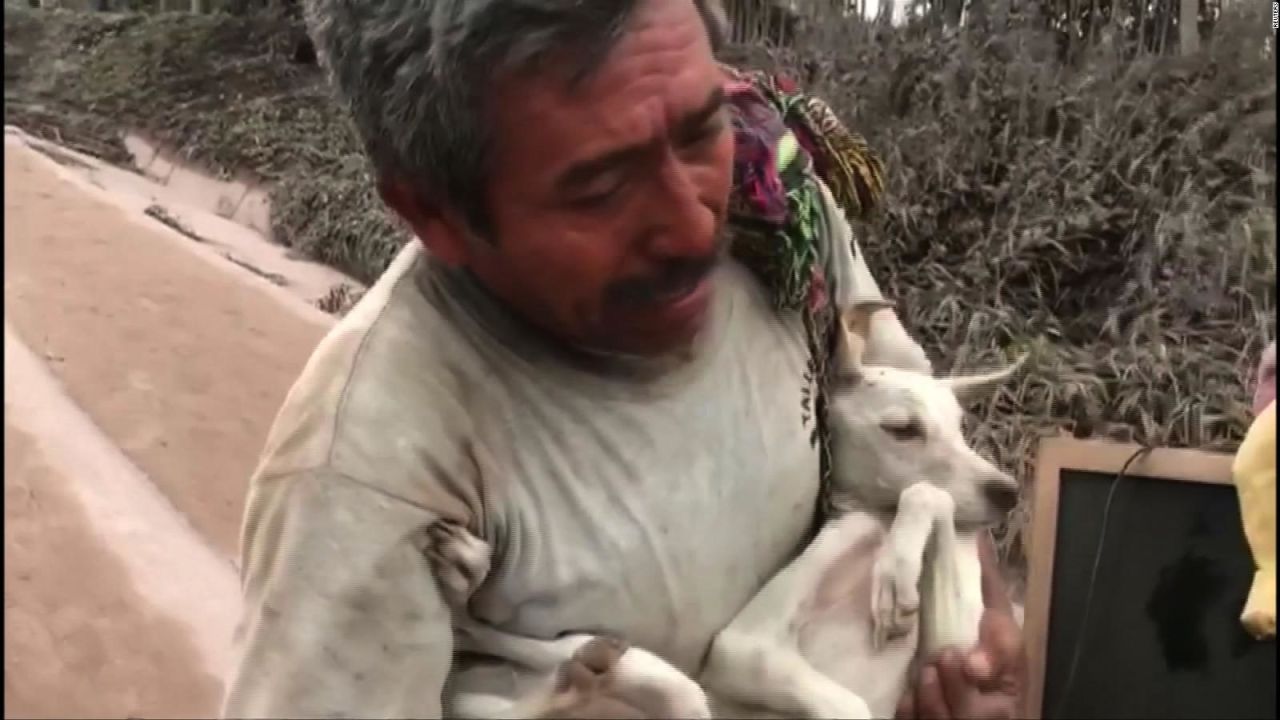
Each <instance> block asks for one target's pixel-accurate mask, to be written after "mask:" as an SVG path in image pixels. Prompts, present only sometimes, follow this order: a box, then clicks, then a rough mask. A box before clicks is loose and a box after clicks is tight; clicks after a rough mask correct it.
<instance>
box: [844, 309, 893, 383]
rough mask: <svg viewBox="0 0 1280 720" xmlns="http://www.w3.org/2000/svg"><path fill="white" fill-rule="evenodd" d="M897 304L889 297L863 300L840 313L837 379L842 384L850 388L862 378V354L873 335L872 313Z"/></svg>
mask: <svg viewBox="0 0 1280 720" xmlns="http://www.w3.org/2000/svg"><path fill="white" fill-rule="evenodd" d="M891 307H893V303H891V302H888V301H885V300H863V301H859V302H856V303H854V304H853V305H852V306H851V307H849V308H847V309H845V310H843V311H842V312H841V313H840V318H839V320H840V327H839V328H838V329H837V333H836V356H835V361H836V362H835V380H836V384H837V386H838V387H843V388H848V387H852V386H853V385H856V384H857V383H858V381H859V380H861V379H862V356H863V353H864V352H866V349H867V337H868V336H870V334H871V316H872V315H874V314H875V313H876V311H878V310H883V309H885V308H891Z"/></svg>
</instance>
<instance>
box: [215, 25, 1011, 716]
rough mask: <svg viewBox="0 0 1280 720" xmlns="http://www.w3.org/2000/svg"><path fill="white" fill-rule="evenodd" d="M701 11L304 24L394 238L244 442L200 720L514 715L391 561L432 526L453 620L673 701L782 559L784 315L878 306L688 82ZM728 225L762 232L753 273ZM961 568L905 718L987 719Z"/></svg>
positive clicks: (484, 665) (411, 564)
mask: <svg viewBox="0 0 1280 720" xmlns="http://www.w3.org/2000/svg"><path fill="white" fill-rule="evenodd" d="M713 10H714V8H709V7H708V6H707V5H705V4H704V0H610V1H609V2H604V1H602V0H601V1H598V2H582V1H581V0H313V2H312V3H311V5H310V7H309V8H308V17H309V23H310V28H311V32H312V34H313V37H314V40H315V43H316V47H317V50H318V51H319V54H320V56H321V57H322V59H323V61H324V62H325V63H326V65H327V67H328V69H329V70H330V72H331V74H332V79H333V81H334V83H335V85H336V87H337V90H338V93H339V95H340V96H341V98H342V99H343V101H344V102H345V103H346V104H347V106H348V107H349V109H350V111H351V114H352V116H353V118H354V121H355V127H356V129H357V130H358V133H359V135H360V137H361V139H362V140H363V142H364V144H365V147H366V149H367V151H368V154H369V156H370V159H371V161H372V165H373V168H374V171H375V176H376V181H377V187H378V191H379V193H380V194H381V196H382V198H383V199H384V200H385V202H386V203H387V205H388V206H389V207H390V208H391V209H392V210H394V211H395V213H396V214H397V215H399V217H400V218H402V219H403V220H404V221H405V222H406V223H407V225H408V226H409V227H410V228H411V229H412V230H413V232H414V234H415V235H416V237H417V241H415V242H412V243H410V244H409V246H407V247H406V248H405V250H404V251H403V252H401V254H400V255H399V257H398V258H397V259H396V260H395V262H394V263H393V264H392V266H391V267H390V269H389V270H388V271H387V272H386V274H385V275H384V276H383V277H382V279H381V280H380V281H379V282H378V283H377V284H376V285H375V286H374V287H373V288H372V289H371V290H370V291H369V292H368V294H367V295H366V296H365V297H364V299H363V300H362V301H361V302H360V304H359V305H358V306H357V307H356V308H355V309H353V311H352V312H351V313H350V314H349V315H348V316H347V317H346V318H345V319H344V320H343V321H342V322H340V323H339V324H338V326H337V327H336V328H334V330H333V331H332V332H331V333H330V334H329V335H328V337H326V338H325V340H324V341H323V342H322V343H321V345H320V346H319V348H318V349H317V350H316V352H315V354H314V355H313V356H312V358H311V360H310V362H309V363H308V365H307V366H306V368H305V369H304V370H303V372H302V376H301V377H300V378H299V380H298V382H297V384H296V385H295V386H294V387H293V389H292V391H291V392H290V393H289V396H288V398H287V399H286V401H285V404H284V407H283V408H282V409H281V411H280V414H279V416H278V418H277V420H276V422H275V425H274V427H273V429H272V431H271V433H270V436H269V438H268V440H267V446H266V449H265V451H264V456H263V459H262V462H261V464H260V466H259V468H258V470H257V472H256V475H255V477H254V479H253V483H252V489H251V492H250V497H249V500H248V509H247V513H246V519H245V524H244V534H243V581H244V593H245V609H244V617H243V620H242V624H241V627H240V629H239V641H240V643H241V648H242V652H243V657H242V659H241V660H240V661H239V665H238V667H237V668H236V670H235V671H234V673H233V675H232V676H231V678H230V685H229V688H228V695H227V699H226V704H225V707H224V713H225V714H226V715H227V716H230V717H264V716H267V717H316V716H323V717H366V718H369V717H433V716H439V715H441V714H442V713H444V714H446V715H447V714H448V713H449V712H450V698H451V697H453V696H454V694H455V693H457V692H459V691H462V690H467V691H483V692H487V693H492V694H496V695H499V696H501V695H502V694H503V693H509V692H513V687H514V686H513V685H512V679H511V678H512V677H513V674H512V671H511V669H510V668H509V667H506V666H504V665H502V664H500V663H496V664H495V663H494V662H493V661H492V660H491V659H486V658H482V657H475V656H468V655H459V656H458V657H457V658H455V656H454V638H453V634H452V631H451V614H450V612H451V611H450V610H449V608H448V607H447V606H446V604H445V602H444V601H443V599H442V595H441V592H440V590H439V588H438V585H437V581H436V578H435V577H434V576H433V573H432V566H431V564H430V562H429V561H428V558H427V557H426V556H425V554H424V547H425V546H426V543H427V542H428V534H427V533H428V529H429V528H431V527H432V526H433V525H434V524H435V523H438V522H442V521H449V522H455V523H459V524H462V525H465V526H466V527H467V528H469V529H470V530H471V531H472V532H474V533H475V534H477V535H479V536H481V537H483V538H484V539H485V540H487V541H488V542H489V543H491V544H492V546H493V547H494V549H495V557H494V561H493V564H492V567H491V569H490V571H489V573H488V575H487V576H486V577H485V578H484V581H483V583H481V584H480V586H479V588H478V590H477V591H476V592H475V594H474V596H473V597H471V599H470V602H469V604H468V607H467V612H470V613H471V614H472V615H473V616H474V617H476V618H478V619H480V620H483V621H484V622H487V623H492V624H495V625H498V626H501V627H502V628H503V629H504V630H506V631H509V632H514V633H518V634H522V635H528V636H533V637H540V638H553V637H556V636H557V635H560V634H562V633H566V632H570V631H586V632H599V633H607V634H610V635H613V636H617V637H621V638H625V639H626V640H628V641H630V642H631V643H633V644H635V645H638V646H642V647H644V648H646V649H648V650H650V651H653V652H655V653H657V654H659V655H661V656H663V657H664V658H666V659H668V660H669V661H671V662H673V663H674V664H676V665H677V666H678V667H680V668H682V669H683V670H685V671H687V672H689V673H696V672H697V670H698V668H699V665H700V663H701V662H702V659H703V655H704V653H705V652H706V650H707V648H708V645H709V643H710V641H711V639H712V638H713V636H714V635H715V633H716V632H717V631H718V630H720V629H721V628H723V627H724V626H725V625H726V624H727V623H728V622H729V620H730V619H731V618H732V617H733V616H734V615H735V614H736V613H737V612H738V610H739V609H740V608H741V607H742V606H743V605H744V604H745V603H746V602H747V601H748V600H749V599H750V598H751V597H752V596H753V595H754V594H755V593H756V592H757V591H758V590H759V589H760V588H761V586H762V585H763V584H764V583H765V582H766V581H767V579H768V578H770V577H771V576H772V575H773V574H774V573H775V572H776V571H777V570H779V569H780V568H781V567H783V566H784V565H785V564H786V563H787V562H789V561H790V560H791V559H792V558H793V557H794V556H795V555H796V553H797V552H798V551H799V550H800V549H801V548H802V547H803V545H804V543H805V542H806V541H807V540H808V538H809V533H810V530H811V527H812V526H813V521H814V518H815V507H816V503H817V501H818V499H819V487H820V473H821V471H822V463H821V461H820V457H821V455H820V450H819V447H820V446H818V447H815V445H814V443H813V442H812V437H813V432H814V428H813V423H814V422H815V416H816V415H818V414H819V413H815V412H810V410H812V409H813V408H810V407H808V404H809V403H808V401H807V400H806V398H807V397H809V396H810V395H811V394H812V393H813V391H814V387H813V383H814V382H815V377H814V375H815V373H814V372H812V367H811V366H810V360H811V357H812V355H811V351H812V348H813V347H815V345H814V343H813V342H812V333H813V330H812V324H813V322H812V321H813V318H818V317H828V318H829V315H823V314H821V313H817V312H815V311H814V308H815V307H818V308H821V307H829V306H842V305H846V304H848V303H849V302H850V301H851V300H852V299H853V298H865V297H878V295H879V290H878V289H877V286H876V283H875V281H874V280H873V279H872V278H871V276H870V274H869V273H868V271H867V268H866V265H865V264H864V263H863V261H862V259H861V256H860V254H859V251H858V249H857V247H856V245H854V244H853V240H852V236H851V234H850V230H849V225H848V223H847V221H846V219H845V216H844V214H843V212H842V208H841V207H840V206H839V205H838V204H837V199H836V198H837V197H842V198H843V199H844V204H845V205H848V204H850V203H856V202H858V200H857V198H858V197H859V195H858V193H857V192H851V191H850V190H849V188H848V187H845V188H843V189H842V190H839V189H837V188H836V187H835V184H833V183H832V182H830V181H829V182H827V183H822V182H820V181H819V180H818V177H819V174H818V171H819V170H824V168H823V166H822V165H821V163H818V162H816V161H813V162H807V163H806V161H808V160H810V159H811V156H812V153H810V152H808V150H814V148H815V147H817V145H816V144H815V140H814V136H813V135H812V134H810V135H804V134H803V133H802V134H801V136H800V137H798V138H797V135H796V134H794V133H790V132H782V131H781V130H780V128H781V127H782V126H781V125H780V124H779V122H778V119H779V117H780V116H779V115H777V113H776V111H772V115H771V114H770V112H769V111H765V109H764V108H765V107H766V105H767V104H765V105H752V104H751V102H750V101H751V98H755V99H756V100H759V99H760V98H762V97H765V96H767V95H770V93H762V92H748V91H747V90H744V88H747V87H749V86H750V83H749V82H746V81H743V80H742V78H741V77H738V78H737V79H736V80H735V79H734V78H733V77H730V76H729V75H726V72H727V71H726V69H725V68H722V67H721V66H719V65H718V64H717V62H716V61H715V59H714V57H713V46H714V44H715V42H716V36H717V34H718V27H717V26H716V24H715V21H714V19H713V18H714V13H713ZM774 91H776V92H774ZM784 91H785V89H782V90H779V89H778V88H776V87H775V88H773V91H770V92H772V93H773V95H772V96H776V95H777V93H778V92H784ZM762 139H763V140H762ZM753 149H754V150H753ZM754 151H759V152H758V155H759V157H757V158H755V159H753V157H752V153H753V152H754ZM814 152H816V150H814ZM760 158H764V160H765V161H764V162H761V163H757V164H755V165H752V164H751V163H752V162H754V161H755V160H759V159H760ZM828 165H830V163H828ZM796 168H798V170H796ZM825 172H826V175H825V177H827V178H828V179H830V178H832V177H836V176H835V175H832V174H831V173H832V172H833V170H832V167H826V168H825ZM784 181H785V183H790V184H789V185H786V186H785V187H784V184H785V183H784ZM780 188H781V190H780ZM805 188H808V189H809V190H810V191H811V192H809V194H808V195H806V194H805ZM731 191H733V193H734V194H736V195H737V197H736V198H731ZM735 208H736V210H735ZM847 209H848V208H847V207H846V208H844V210H847ZM735 212H737V213H739V214H742V213H745V214H748V215H749V214H751V213H752V212H754V213H756V217H755V220H756V221H757V222H744V223H741V224H740V225H741V226H742V227H752V228H756V229H757V230H759V228H762V227H764V228H770V227H772V228H775V229H776V232H773V233H772V234H770V233H765V237H768V238H773V240H771V241H770V242H773V243H774V245H772V246H771V245H769V243H768V242H766V243H765V244H763V245H760V244H759V243H757V245H756V247H757V250H759V249H760V248H763V250H762V251H761V252H757V253H756V255H755V256H753V257H754V258H755V260H754V261H753V262H747V261H744V260H742V259H740V257H745V255H744V256H740V255H739V253H738V252H737V245H738V243H739V241H740V239H741V238H739V236H738V235H737V234H736V233H737V232H738V231H737V230H732V231H727V230H726V228H731V227H735V226H734V225H733V224H731V223H729V222H728V219H729V218H730V216H731V215H733V214H734V213H735ZM780 218H783V219H782V220H780ZM770 222H772V223H773V225H770ZM743 232H744V233H745V232H746V231H745V230H744V231H743ZM731 234H733V237H734V244H735V248H734V252H733V253H730V252H728V251H727V245H728V238H729V237H730V235H731ZM741 241H742V243H743V247H748V246H749V245H750V243H748V242H746V241H745V240H741ZM771 247H785V248H786V250H785V253H784V252H783V251H781V250H779V251H778V252H777V253H775V254H774V255H770V252H773V251H772V250H770V248H771ZM761 253H763V254H761ZM748 254H749V253H748ZM761 258H763V260H761ZM753 263H754V264H753ZM778 267H781V268H783V269H782V270H777V269H776V268H778ZM795 267H799V268H800V269H801V270H800V272H798V273H796V272H790V274H788V271H787V270H786V268H792V269H794V268H795ZM769 268H774V271H770V270H769ZM797 297H802V298H803V299H802V301H800V302H796V299H797ZM875 318H876V319H875V320H874V322H873V324H872V330H871V335H870V341H869V348H868V353H869V355H870V356H871V357H870V359H871V360H873V361H876V362H880V363H886V364H894V365H898V366H903V367H912V368H919V369H921V370H928V368H929V363H928V360H927V359H926V357H925V355H924V353H923V351H922V350H921V349H920V347H919V346H918V345H917V344H916V343H915V342H913V341H912V340H911V339H910V338H909V337H908V335H907V334H906V332H905V331H904V330H903V328H902V326H901V324H900V323H899V321H898V319H897V318H896V317H895V316H894V314H893V313H891V312H881V313H878V314H877V315H876V316H875ZM819 344H820V343H819ZM985 566H986V567H985V570H986V575H987V576H988V577H987V578H985V580H987V581H989V582H988V583H987V584H988V585H989V587H988V588H987V589H988V590H989V592H988V593H987V595H988V606H989V609H988V612H987V613H986V616H985V618H984V621H983V630H982V633H981V635H982V641H981V643H980V645H979V647H978V648H974V649H960V650H957V651H956V652H954V653H946V654H944V655H943V656H942V657H939V658H934V659H933V660H932V661H931V662H929V663H926V664H925V665H924V666H923V667H922V669H921V671H920V674H919V677H918V681H917V682H916V683H915V684H914V689H913V691H912V692H911V693H909V695H908V697H906V698H904V700H903V703H902V707H901V713H902V714H903V715H904V716H920V717H957V718H959V717H965V718H976V717H1009V716H1010V715H1012V714H1014V713H1015V712H1016V710H1015V708H1016V705H1015V701H1016V700H1015V699H1016V696H1017V693H1018V691H1019V687H1020V685H1021V673H1022V669H1023V663H1022V647H1021V637H1020V633H1019V630H1018V627H1017V625H1016V623H1015V621H1014V620H1013V619H1012V615H1011V613H1010V612H1009V608H1008V602H1007V600H1006V599H1005V598H1004V597H1003V595H1002V593H1001V592H1000V589H999V586H998V580H997V579H996V578H997V575H996V572H995V568H994V567H993V562H992V556H991V553H990V549H989V548H988V551H987V553H986V557H985Z"/></svg>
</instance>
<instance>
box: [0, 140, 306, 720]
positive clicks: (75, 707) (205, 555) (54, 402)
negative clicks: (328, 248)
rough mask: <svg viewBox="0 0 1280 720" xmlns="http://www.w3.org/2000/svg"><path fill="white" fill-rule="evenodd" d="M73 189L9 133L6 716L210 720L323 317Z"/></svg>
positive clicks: (128, 210)
mask: <svg viewBox="0 0 1280 720" xmlns="http://www.w3.org/2000/svg"><path fill="white" fill-rule="evenodd" d="M79 172H80V171H79V170H77V169H76V168H73V167H69V166H66V165H60V164H58V163H56V162H54V161H53V160H51V159H50V158H48V157H46V156H44V155H42V154H40V153H38V152H36V151H34V150H32V149H31V148H30V147H29V146H28V144H27V143H25V142H21V141H19V140H18V139H17V138H15V137H11V136H9V135H8V134H6V153H5V228H4V231H5V247H4V254H5V289H4V293H5V295H4V297H5V316H6V318H5V324H6V338H5V501H6V502H5V583H6V585H5V702H4V710H5V716H6V717H60V718H70V717H98V718H103V717H128V716H133V717H209V716H211V715H212V714H214V713H216V711H217V702H218V698H219V695H220V692H221V678H222V676H223V673H224V672H225V670H226V666H227V664H228V663H229V662H230V660H231V632H232V629H233V627H232V626H233V623H234V619H235V617H236V613H237V611H238V607H237V604H238V583H237V579H236V575H235V567H234V562H235V559H234V554H235V551H236V543H237V535H238V531H239V523H240V512H241V507H242V502H243V499H244V492H245V484H246V481H247V479H248V477H249V475H250V473H251V472H252V470H253V465H254V463H255V461H256V458H257V455H258V452H259V451H260V449H261V446H262V442H263V440H264V438H265V433H266V430H267V428H268V426H269V424H270V422H271V420H272V417H273V415H274V413H275V411H276V409H277V408H278V406H279V404H280V401H281V400H282V399H283V397H284V394H285V392H286V391H287V390H288V388H289V385H290V383H291V382H292V381H293V379H294V378H295V377H296V375H297V373H298V372H299V370H300V369H301V368H302V365H303V363H304V362H305V361H306V359H307V357H308V355H309V354H310V352H311V350H312V348H313V347H314V346H315V343H316V342H317V341H318V340H319V339H320V337H321V336H322V335H323V333H324V331H325V330H326V329H327V327H328V324H329V320H328V318H327V316H324V315H323V314H321V313H319V312H318V311H316V310H314V308H310V307H309V306H307V304H306V303H305V302H303V301H302V300H300V299H298V298H296V297H292V296H290V295H289V293H287V292H282V291H281V288H279V287H277V286H276V285H273V284H272V283H271V282H269V281H268V280H266V279H263V277H260V276H259V275H255V274H253V273H251V272H249V271H247V270H245V269H244V268H242V267H240V266H238V265H235V264H233V263H230V262H227V261H226V259H225V258H224V257H223V256H222V255H220V254H219V253H218V252H215V251H213V250H211V249H210V247H207V246H206V245H205V244H202V243H198V242H196V241H193V240H191V239H189V238H187V237H184V236H183V235H181V234H179V233H178V232H175V231H173V230H170V229H169V228H166V227H164V226H163V225H161V224H159V223H157V222H156V221H154V220H152V219H151V218H148V217H146V216H144V215H143V214H142V212H141V211H140V207H141V206H142V205H145V204H146V203H142V204H138V203H137V202H136V201H137V198H134V204H133V205H131V204H130V203H129V202H125V201H122V200H121V199H120V198H117V197H114V196H113V195H112V193H111V192H107V191H104V190H101V189H99V188H96V187H94V186H93V185H92V184H90V183H89V182H87V181H84V179H83V178H82V177H81V176H80V175H78V174H77V173H79ZM81 174H82V173H81Z"/></svg>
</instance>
